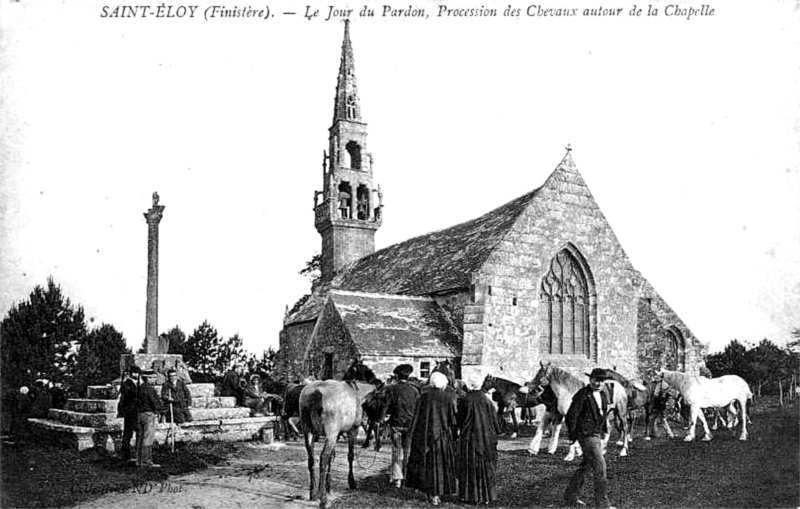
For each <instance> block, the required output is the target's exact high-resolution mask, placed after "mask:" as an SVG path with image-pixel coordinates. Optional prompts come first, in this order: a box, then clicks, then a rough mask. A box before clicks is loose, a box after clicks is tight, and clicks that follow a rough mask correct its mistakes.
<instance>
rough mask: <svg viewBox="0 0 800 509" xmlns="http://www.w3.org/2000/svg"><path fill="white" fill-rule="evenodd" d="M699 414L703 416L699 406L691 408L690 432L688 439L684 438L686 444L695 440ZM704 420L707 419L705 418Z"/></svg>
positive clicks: (687, 435)
mask: <svg viewBox="0 0 800 509" xmlns="http://www.w3.org/2000/svg"><path fill="white" fill-rule="evenodd" d="M698 414H700V415H703V411H702V410H701V409H700V407H699V406H696V405H692V406H691V407H689V432H688V433H687V434H686V437H684V439H683V441H684V442H691V441H692V440H694V431H695V428H696V427H697V418H698ZM703 419H705V417H703Z"/></svg>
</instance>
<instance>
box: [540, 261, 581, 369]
mask: <svg viewBox="0 0 800 509" xmlns="http://www.w3.org/2000/svg"><path fill="white" fill-rule="evenodd" d="M589 297H590V296H589V287H588V285H587V281H586V275H585V274H584V272H583V270H582V269H581V266H580V265H579V264H578V261H577V260H576V259H575V257H574V256H573V255H572V254H571V253H570V252H569V251H567V250H566V249H564V250H562V251H561V252H559V253H558V254H557V255H556V256H555V258H553V260H552V261H551V262H550V270H548V271H547V274H546V275H545V276H544V278H543V279H542V287H541V297H540V300H541V304H542V312H543V313H544V316H543V326H544V330H543V333H544V337H545V339H546V344H547V348H548V352H549V353H551V354H577V355H585V356H587V357H588V356H589V354H590V351H591V349H590V344H589V338H590V330H589V329H590V321H589V311H590V306H589V303H590V299H589Z"/></svg>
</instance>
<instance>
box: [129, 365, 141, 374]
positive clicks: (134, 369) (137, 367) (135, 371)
mask: <svg viewBox="0 0 800 509" xmlns="http://www.w3.org/2000/svg"><path fill="white" fill-rule="evenodd" d="M130 372H131V374H133V373H141V372H142V368H140V367H139V366H136V365H134V366H131V369H130Z"/></svg>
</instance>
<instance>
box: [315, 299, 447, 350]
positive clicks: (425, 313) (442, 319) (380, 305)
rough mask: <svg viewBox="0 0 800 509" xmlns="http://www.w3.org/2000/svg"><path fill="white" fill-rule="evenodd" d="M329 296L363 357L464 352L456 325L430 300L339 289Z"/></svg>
mask: <svg viewBox="0 0 800 509" xmlns="http://www.w3.org/2000/svg"><path fill="white" fill-rule="evenodd" d="M329 295H330V299H331V300H332V301H333V303H334V305H335V306H336V310H337V311H338V312H339V315H340V316H341V318H342V320H343V321H344V323H345V326H346V328H347V330H348V331H349V332H350V336H351V339H352V340H353V343H354V344H355V345H356V347H357V348H358V350H359V352H360V353H361V354H362V355H382V356H386V355H409V356H413V355H415V354H418V355H425V356H433V357H454V356H456V355H457V352H459V351H460V350H461V336H460V335H459V333H458V331H457V330H456V328H455V326H454V325H453V322H452V321H450V319H449V318H448V317H447V315H446V313H445V312H444V310H443V309H442V308H441V306H439V304H437V303H436V301H435V300H433V299H431V298H427V297H406V296H400V295H385V294H369V293H357V292H343V291H340V290H331V292H330V294H329Z"/></svg>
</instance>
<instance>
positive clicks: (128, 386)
mask: <svg viewBox="0 0 800 509" xmlns="http://www.w3.org/2000/svg"><path fill="white" fill-rule="evenodd" d="M140 372H141V370H140V369H139V366H131V368H130V370H129V371H128V372H127V373H124V374H123V377H122V378H123V380H122V385H121V386H120V388H119V403H117V417H118V418H121V419H123V421H122V447H121V448H120V456H121V457H122V459H123V460H125V461H130V460H131V459H133V458H132V456H131V439H132V438H133V432H134V431H135V430H136V421H137V419H138V417H139V411H138V403H137V402H136V393H137V388H138V385H139V373H140Z"/></svg>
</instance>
